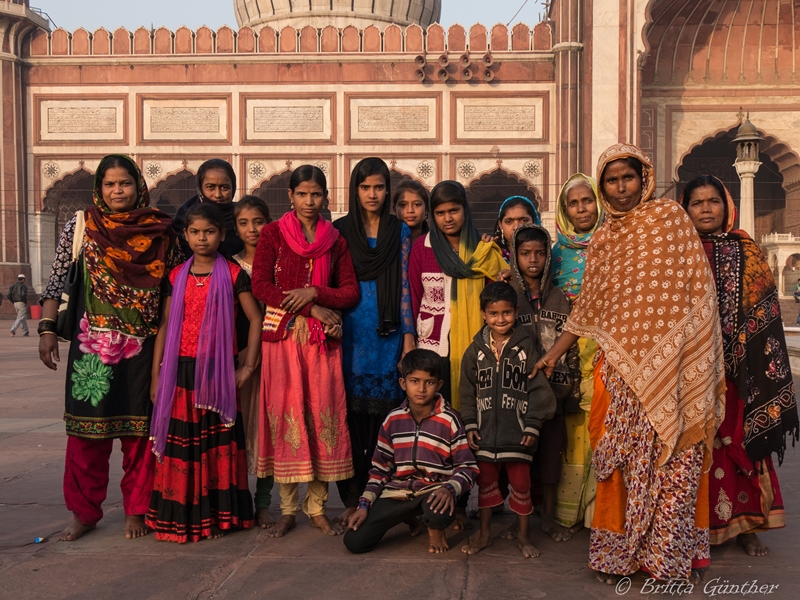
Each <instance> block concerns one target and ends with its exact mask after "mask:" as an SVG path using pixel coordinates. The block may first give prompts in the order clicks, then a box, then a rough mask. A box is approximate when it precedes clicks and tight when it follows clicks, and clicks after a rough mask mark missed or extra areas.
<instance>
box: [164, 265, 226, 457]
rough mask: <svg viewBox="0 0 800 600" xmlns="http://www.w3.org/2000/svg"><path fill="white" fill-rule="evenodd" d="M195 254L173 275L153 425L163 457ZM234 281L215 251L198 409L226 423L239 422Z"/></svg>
mask: <svg viewBox="0 0 800 600" xmlns="http://www.w3.org/2000/svg"><path fill="white" fill-rule="evenodd" d="M192 264H194V256H192V257H191V258H190V259H189V260H188V261H186V263H184V264H183V265H182V266H181V267H179V268H180V271H179V272H178V276H177V277H176V278H175V285H174V286H173V289H172V306H171V308H170V316H171V318H170V319H169V323H168V325H167V342H166V345H165V348H164V356H163V361H162V363H161V376H160V377H159V378H158V391H157V392H156V405H155V408H154V409H153V420H152V423H151V427H150V439H152V440H153V453H154V454H155V455H156V456H158V457H159V458H162V457H163V455H164V449H165V448H166V446H167V431H168V429H169V421H170V417H171V416H172V404H173V402H174V399H175V388H176V387H177V383H178V355H179V354H180V348H181V334H182V331H183V303H184V294H185V293H186V282H187V280H188V279H189V271H191V270H192ZM233 360H234V359H233V284H232V283H231V276H230V270H229V269H228V262H227V261H226V260H225V259H224V258H223V257H222V255H220V254H217V260H216V262H215V263H214V270H213V274H212V275H211V277H210V278H209V288H208V298H207V299H206V308H205V311H204V312H203V322H202V324H201V325H200V336H199V338H198V340H197V358H196V362H195V371H194V407H195V408H201V409H206V410H213V411H214V412H216V413H219V416H220V419H221V421H222V422H223V423H225V424H228V425H232V424H233V423H234V422H235V421H236V376H235V368H234V362H233Z"/></svg>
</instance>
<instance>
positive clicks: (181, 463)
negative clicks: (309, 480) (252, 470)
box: [146, 204, 261, 543]
mask: <svg viewBox="0 0 800 600" xmlns="http://www.w3.org/2000/svg"><path fill="white" fill-rule="evenodd" d="M185 235H186V240H187V241H188V243H189V245H190V246H191V248H192V251H193V252H194V255H193V257H192V258H190V259H189V261H188V262H186V263H184V264H183V265H182V266H181V267H180V268H178V269H175V270H174V271H173V273H172V274H171V276H170V283H171V284H172V293H171V296H170V297H169V298H168V299H167V302H166V308H165V312H164V317H163V319H162V324H161V327H160V329H159V334H158V337H157V338H156V348H155V356H154V360H153V385H152V389H151V397H152V398H153V401H154V403H155V408H154V410H153V421H152V427H151V437H152V439H153V452H154V453H155V454H156V456H157V457H158V463H157V464H156V474H155V485H154V490H153V494H152V497H151V500H150V510H149V511H148V513H147V518H146V524H147V526H148V527H150V528H151V529H153V530H155V532H156V538H157V539H159V540H166V541H173V542H178V543H184V542H187V541H193V542H197V541H200V540H201V539H203V538H216V537H220V536H222V535H223V531H224V530H226V529H231V528H233V527H241V528H248V527H252V526H253V504H252V500H251V497H250V491H249V489H248V482H247V455H246V451H245V440H244V428H243V426H242V419H241V413H240V412H239V402H238V393H237V388H239V387H241V386H242V384H244V383H245V382H246V381H247V380H248V379H249V378H250V377H251V376H252V375H253V372H254V371H255V369H256V365H257V363H258V359H259V355H260V351H261V348H260V346H261V344H260V341H261V340H260V337H261V311H260V310H259V307H258V304H257V303H256V301H255V299H254V298H253V296H252V294H251V293H250V277H249V276H248V275H247V273H246V272H245V271H244V270H242V269H241V267H239V266H238V265H236V264H234V263H231V262H229V261H227V260H226V259H225V258H223V257H222V256H221V255H220V254H219V253H218V249H219V245H220V242H221V241H222V240H223V239H224V237H225V229H224V225H223V219H222V215H221V213H220V212H219V209H217V208H216V207H215V206H213V205H210V204H200V205H197V206H195V207H192V208H191V209H190V210H189V212H188V214H187V218H186V230H185ZM237 304H238V305H240V306H241V308H242V310H243V311H244V313H245V315H246V316H247V318H248V320H249V321H250V329H249V335H248V344H247V350H246V355H245V357H244V361H243V363H242V365H243V366H242V367H240V368H239V369H236V363H235V356H236V353H237V352H236V351H237V346H236V334H235V328H234V317H235V311H236V305H237ZM170 314H171V315H172V318H170Z"/></svg>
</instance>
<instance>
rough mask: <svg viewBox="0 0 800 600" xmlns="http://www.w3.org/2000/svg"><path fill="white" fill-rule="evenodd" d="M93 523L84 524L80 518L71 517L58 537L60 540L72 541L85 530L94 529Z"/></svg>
mask: <svg viewBox="0 0 800 600" xmlns="http://www.w3.org/2000/svg"><path fill="white" fill-rule="evenodd" d="M94 528H95V526H94V525H84V524H83V523H81V520H80V519H72V522H71V523H70V524H69V525H67V527H66V529H64V531H62V532H61V533H60V534H58V539H59V540H61V541H62V542H74V541H75V540H77V539H78V538H79V537H81V536H82V535H83V534H84V533H86V532H87V531H91V530H92V529H94Z"/></svg>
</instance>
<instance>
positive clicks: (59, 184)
mask: <svg viewBox="0 0 800 600" xmlns="http://www.w3.org/2000/svg"><path fill="white" fill-rule="evenodd" d="M93 188H94V175H93V174H92V173H90V172H89V171H87V170H85V169H79V170H77V171H75V172H74V173H71V174H69V175H66V176H65V177H63V178H62V179H59V180H58V181H56V182H55V183H54V184H53V186H52V187H51V188H50V189H49V190H47V193H46V194H45V197H44V212H46V213H50V214H52V215H55V217H56V223H55V243H56V244H58V238H59V236H60V235H61V230H62V229H64V225H66V224H67V221H69V220H70V219H71V218H72V216H73V215H74V214H75V213H76V212H77V211H79V210H82V209H84V208H87V207H89V206H92V204H93V201H92V193H93V192H92V190H93Z"/></svg>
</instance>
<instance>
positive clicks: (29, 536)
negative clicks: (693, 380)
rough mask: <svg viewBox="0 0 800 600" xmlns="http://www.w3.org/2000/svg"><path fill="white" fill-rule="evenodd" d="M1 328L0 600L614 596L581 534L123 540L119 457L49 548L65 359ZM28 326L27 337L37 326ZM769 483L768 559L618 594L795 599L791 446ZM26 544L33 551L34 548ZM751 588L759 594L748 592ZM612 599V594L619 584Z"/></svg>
mask: <svg viewBox="0 0 800 600" xmlns="http://www.w3.org/2000/svg"><path fill="white" fill-rule="evenodd" d="M10 324H11V323H10V321H7V320H2V321H0V326H2V328H3V331H2V332H0V598H9V599H15V600H16V599H20V600H21V599H27V598H36V599H39V598H58V599H60V598H65V599H66V598H69V599H75V600H82V599H85V598H91V599H93V600H95V599H96V600H100V599H105V598H114V599H144V598H148V599H149V598H164V599H183V598H187V599H189V598H191V599H195V598H196V599H206V598H269V599H276V600H278V599H283V598H303V599H304V600H305V599H314V598H325V599H327V600H330V599H339V598H342V599H345V598H346V599H353V600H357V599H361V598H364V599H369V600H374V599H392V598H402V599H406V598H415V599H423V598H433V599H451V598H452V599H461V598H464V599H466V598H469V599H480V600H483V599H487V598H497V599H502V600H527V599H532V598H545V597H551V598H567V599H572V598H576V599H577V598H616V597H618V594H617V592H616V591H615V589H614V588H612V587H609V586H605V585H602V584H600V583H598V582H596V580H595V578H594V575H593V574H592V572H591V571H590V570H589V569H588V567H587V565H586V561H587V552H588V541H589V535H588V533H587V532H585V531H584V532H582V533H581V534H578V535H577V536H576V537H575V538H574V539H573V540H572V541H570V542H566V543H561V544H557V543H555V542H552V541H549V540H548V539H545V538H544V537H543V535H542V534H539V533H537V534H536V535H535V537H534V544H535V545H536V546H537V547H538V548H539V549H540V550H541V551H542V554H541V556H540V557H539V558H537V559H533V560H524V559H523V558H522V557H521V556H520V555H519V552H518V550H517V548H516V546H515V545H514V544H513V543H511V542H507V541H503V540H500V539H497V538H495V541H494V545H493V546H492V547H491V548H489V549H488V550H485V551H484V552H482V553H480V554H479V555H476V556H472V557H467V556H466V555H464V554H463V553H462V552H461V551H460V546H461V544H462V543H463V541H464V539H465V537H466V535H467V534H464V533H455V532H451V538H450V541H451V545H452V547H453V550H451V551H450V552H449V553H447V554H444V555H439V556H429V555H428V554H427V552H426V543H425V540H426V536H424V535H423V536H420V537H418V538H410V537H408V535H407V532H406V531H405V530H404V528H402V527H398V528H396V529H395V530H393V531H392V532H390V534H389V535H388V536H387V537H386V538H385V539H384V541H383V543H382V544H381V545H380V546H379V547H378V549H377V550H376V551H375V552H373V553H371V554H368V555H363V556H352V555H350V554H349V553H348V552H347V551H346V550H345V548H344V546H343V545H342V543H341V539H339V538H335V537H325V536H323V535H321V534H320V533H319V532H318V531H316V530H311V529H310V528H309V525H308V520H307V519H306V518H305V517H303V516H301V517H299V525H298V528H297V529H296V530H294V531H292V532H290V534H289V535H288V536H287V537H285V538H283V539H278V540H276V539H271V538H269V537H267V536H266V534H265V533H264V532H261V531H259V530H250V531H245V532H239V533H232V534H229V535H227V536H226V537H224V538H222V539H220V540H213V541H204V542H201V543H197V544H187V545H183V546H179V545H177V544H169V543H161V542H157V541H156V540H155V538H154V537H153V536H152V535H150V536H147V537H145V538H142V539H138V540H125V539H124V537H123V534H122V527H123V510H122V498H121V494H120V491H119V480H120V474H121V453H119V452H116V453H115V455H114V457H113V459H112V476H111V484H110V487H109V495H108V500H107V501H106V504H105V510H106V516H105V518H104V519H103V520H102V521H101V522H100V524H99V525H98V528H97V530H95V531H93V532H91V533H89V534H87V535H86V536H85V537H84V538H82V539H80V540H78V541H76V542H71V543H68V542H59V541H58V533H59V532H60V531H61V529H62V528H63V527H64V526H65V525H66V523H67V522H68V521H69V519H70V514H69V513H68V512H67V510H66V508H65V507H64V503H63V498H62V495H61V478H62V473H63V466H64V448H65V444H66V436H65V434H64V425H63V423H62V421H61V415H62V412H63V400H62V397H63V385H64V372H65V370H66V369H65V363H64V362H62V364H61V367H60V368H59V371H58V372H56V373H53V372H51V371H48V370H47V369H45V368H44V366H42V364H41V363H40V362H39V360H38V356H37V344H38V339H37V337H36V336H35V334H32V335H31V337H28V338H24V337H19V336H18V337H16V338H10V337H8V333H7V332H6V330H7V328H8V327H9V326H10ZM29 325H30V326H31V329H32V331H35V328H36V322H34V321H29ZM62 354H63V355H65V354H66V345H65V344H62ZM778 474H779V477H780V481H781V487H782V490H783V496H784V501H785V504H786V511H787V527H786V528H785V529H783V530H780V531H777V532H772V533H769V534H766V535H765V536H764V539H765V541H766V542H767V543H768V544H769V546H770V547H771V549H772V554H771V556H769V557H767V558H750V557H748V556H746V555H745V554H744V553H743V552H742V551H741V549H740V548H739V547H738V546H736V545H735V544H728V545H727V546H724V547H721V548H715V549H714V550H713V551H712V567H711V569H709V570H708V572H707V573H706V575H705V582H704V584H702V585H701V586H699V588H695V589H694V590H693V593H692V594H691V595H689V594H687V593H686V592H687V590H686V589H685V588H683V589H680V588H678V587H677V586H675V587H673V588H672V589H671V590H670V589H668V590H661V591H662V592H663V593H654V590H653V589H652V588H648V586H647V582H646V580H645V578H644V577H643V576H641V575H637V576H635V577H634V578H633V580H632V582H631V588H630V590H629V591H628V592H627V594H626V595H627V596H636V597H642V596H645V597H647V596H650V597H653V598H657V597H663V596H665V595H666V596H670V593H671V594H672V595H671V596H670V597H674V596H677V595H678V594H679V593H680V592H683V596H684V597H690V598H702V597H716V598H727V597H730V598H733V597H759V596H760V595H761V594H759V593H757V592H759V591H761V593H762V594H763V592H764V591H767V592H768V591H770V590H771V592H772V593H770V594H768V595H767V597H769V598H787V599H788V598H791V599H794V598H797V597H799V596H800V561H798V557H799V556H800V448H792V447H791V446H790V447H789V449H788V450H787V453H786V460H785V462H784V464H783V466H782V467H781V468H780V469H779V470H778ZM253 488H254V482H251V489H253ZM276 492H277V490H276ZM276 496H277V494H276ZM276 504H277V501H276ZM276 504H275V505H273V514H277V506H276ZM339 510H341V503H340V502H339V498H338V496H337V494H336V491H335V486H331V502H330V512H331V514H337V513H338V511H339ZM512 520H513V516H512V515H511V514H506V515H502V516H500V517H498V518H497V522H496V524H495V529H496V530H497V531H500V530H501V529H503V528H505V527H506V526H507V525H508V524H510V523H511V522H512ZM535 523H536V525H538V520H535ZM475 524H476V525H477V522H475ZM36 538H44V541H43V542H41V543H38V544H37V543H35V542H34V540H35V539H36ZM754 580H757V582H758V583H757V585H756V586H753V585H752V583H750V584H748V587H747V589H746V590H745V592H749V593H745V594H743V593H742V590H741V589H740V590H738V593H733V592H734V591H736V590H735V588H727V589H726V588H720V587H715V586H721V585H723V584H725V583H728V584H735V585H741V584H745V583H748V582H753V581H754ZM762 585H766V586H769V585H771V586H772V587H771V588H770V587H767V588H761V589H759V588H760V586H762ZM703 588H705V590H706V592H708V593H706V594H704V593H703ZM619 591H620V592H624V591H625V589H624V586H623V588H621V589H620V590H619ZM753 592H756V593H753ZM714 593H716V595H714Z"/></svg>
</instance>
